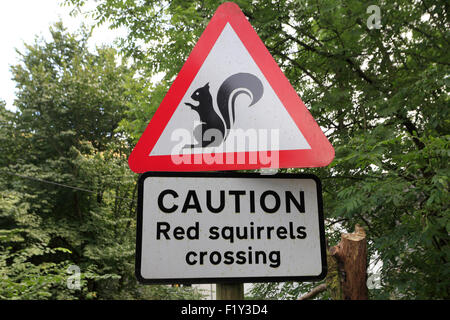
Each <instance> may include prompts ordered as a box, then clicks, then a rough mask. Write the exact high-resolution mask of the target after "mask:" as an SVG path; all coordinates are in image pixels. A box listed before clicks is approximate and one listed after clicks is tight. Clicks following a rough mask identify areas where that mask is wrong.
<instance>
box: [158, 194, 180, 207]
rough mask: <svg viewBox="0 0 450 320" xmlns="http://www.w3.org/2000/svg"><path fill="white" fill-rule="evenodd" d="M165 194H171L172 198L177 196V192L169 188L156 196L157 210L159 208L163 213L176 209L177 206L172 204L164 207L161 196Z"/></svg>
mask: <svg viewBox="0 0 450 320" xmlns="http://www.w3.org/2000/svg"><path fill="white" fill-rule="evenodd" d="M167 194H170V195H172V196H173V197H174V198H178V193H176V192H175V191H174V190H171V189H167V190H164V191H162V192H161V193H160V194H159V196H158V207H159V210H161V211H162V212H164V213H172V212H174V211H175V210H177V209H178V206H177V205H176V204H174V205H173V206H172V207H171V208H166V207H165V206H164V201H163V198H164V196H165V195H167Z"/></svg>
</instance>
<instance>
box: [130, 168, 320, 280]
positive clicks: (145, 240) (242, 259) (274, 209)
mask: <svg viewBox="0 0 450 320" xmlns="http://www.w3.org/2000/svg"><path fill="white" fill-rule="evenodd" d="M138 187H139V197H138V201H139V203H138V220H137V243H136V276H137V278H138V280H139V281H140V282H142V283H219V282H227V281H236V282H265V281H287V280H293V281H307V280H319V279H322V278H324V277H325V275H326V253H325V235H324V222H323V213H322V191H321V184H320V180H319V179H318V178H317V177H316V176H313V175H300V174H279V175H274V176H263V175H259V174H256V173H255V174H253V173H245V174H243V173H242V174H240V173H179V172H178V173H169V172H147V173H145V174H143V175H142V176H141V178H140V180H139V186H138Z"/></svg>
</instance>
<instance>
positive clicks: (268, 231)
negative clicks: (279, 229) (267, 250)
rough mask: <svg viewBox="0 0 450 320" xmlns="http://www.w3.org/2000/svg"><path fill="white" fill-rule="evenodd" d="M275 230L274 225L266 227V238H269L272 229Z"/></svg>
mask: <svg viewBox="0 0 450 320" xmlns="http://www.w3.org/2000/svg"><path fill="white" fill-rule="evenodd" d="M273 230H275V227H272V226H270V227H267V239H271V238H272V231H273Z"/></svg>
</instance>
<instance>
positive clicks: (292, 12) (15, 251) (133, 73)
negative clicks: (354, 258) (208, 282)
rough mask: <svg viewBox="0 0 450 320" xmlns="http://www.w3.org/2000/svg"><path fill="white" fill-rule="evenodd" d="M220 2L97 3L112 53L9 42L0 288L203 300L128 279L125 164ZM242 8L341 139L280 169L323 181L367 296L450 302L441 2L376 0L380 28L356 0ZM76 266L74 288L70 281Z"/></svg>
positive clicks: (285, 0) (79, 45) (299, 0)
mask: <svg viewBox="0 0 450 320" xmlns="http://www.w3.org/2000/svg"><path fill="white" fill-rule="evenodd" d="M64 3H65V4H67V5H70V6H71V7H72V8H74V9H76V10H78V9H79V10H81V11H82V10H83V8H84V5H85V3H86V1H85V0H65V1H64ZM220 3H221V1H217V0H193V1H182V0H172V1H163V0H147V1H128V0H116V1H109V0H99V1H96V2H95V9H94V10H93V11H91V12H90V14H91V15H92V16H93V17H94V18H95V19H96V21H98V24H102V23H106V22H109V23H111V26H112V27H113V28H115V27H125V28H127V30H128V34H127V36H126V37H124V38H123V39H120V41H119V42H118V48H117V50H118V51H119V53H121V54H122V56H121V58H122V60H121V61H122V62H118V61H119V58H118V52H116V49H113V48H107V47H105V48H97V50H96V52H95V53H92V52H90V51H89V50H88V48H87V39H88V38H89V36H88V33H87V32H81V33H79V34H69V33H67V32H66V31H65V30H64V29H63V27H62V26H61V25H56V26H55V27H54V28H53V29H52V32H51V34H52V40H51V41H47V42H46V41H43V40H37V41H36V42H35V43H34V44H32V45H28V46H27V47H26V51H25V52H23V53H21V59H22V61H21V63H20V64H19V65H17V66H14V67H13V68H12V71H13V76H14V80H15V81H16V83H17V99H16V101H15V105H16V107H17V108H18V111H17V112H15V113H12V112H10V111H7V110H6V109H5V106H4V103H2V104H1V105H0V145H1V148H2V154H3V156H2V157H1V158H0V164H1V171H0V190H1V191H2V192H1V194H0V216H1V217H2V218H1V220H0V239H1V242H0V250H1V256H0V275H1V277H2V282H1V284H0V296H1V297H2V298H7V299H16V298H66V299H71V298H167V297H171V298H186V297H199V295H198V294H197V293H196V292H195V291H192V290H189V289H185V290H181V291H180V289H176V288H170V287H145V288H142V287H138V286H136V282H135V280H134V276H133V268H134V266H133V254H134V228H135V220H134V210H135V198H136V183H135V181H136V176H135V175H134V174H132V173H131V172H130V170H129V169H128V166H127V162H126V159H127V157H128V155H129V153H130V151H131V149H132V147H133V144H134V143H136V142H137V140H138V138H139V137H140V135H141V134H142V132H143V130H144V129H145V127H146V125H147V123H148V121H149V120H150V118H151V116H152V115H153V113H154V111H155V110H156V108H157V107H158V105H159V103H160V102H161V100H162V99H163V97H164V95H165V93H166V92H167V90H168V88H169V86H170V84H171V82H172V81H173V80H174V77H175V76H176V75H177V73H178V72H179V70H180V69H181V66H182V65H183V63H184V61H185V60H186V58H187V56H188V55H189V53H190V51H191V50H192V48H193V46H194V45H195V43H196V41H197V39H198V37H199V36H200V34H201V33H202V31H203V30H204V28H205V27H206V25H207V23H208V21H209V20H210V18H211V17H212V14H213V13H214V11H215V10H216V9H217V7H218V6H219V5H220ZM236 3H237V4H238V5H239V6H240V7H241V9H242V10H243V12H244V14H245V15H246V16H247V17H248V19H249V21H250V23H251V24H252V26H253V27H254V28H255V30H256V32H257V33H258V35H259V36H260V37H261V39H262V40H263V42H264V43H265V45H266V46H267V48H268V49H269V51H270V53H271V54H272V55H273V57H274V58H275V60H276V61H277V63H278V64H279V65H280V67H281V68H282V70H283V72H284V73H285V74H286V76H287V78H288V79H289V80H290V82H291V84H292V85H293V87H294V88H295V89H296V90H297V92H298V94H299V95H300V97H301V98H302V100H303V101H304V102H305V104H306V106H307V107H308V108H309V110H310V111H311V113H312V115H313V116H314V118H315V119H316V120H317V122H318V123H319V125H320V126H321V127H322V128H323V130H324V132H325V134H326V135H327V137H328V139H329V140H330V141H331V142H332V144H333V146H334V148H335V151H336V157H335V160H334V161H333V163H332V164H331V165H330V166H328V167H326V168H318V169H305V170H300V169H295V170H293V169H287V170H285V171H289V172H300V171H302V172H305V171H307V172H312V173H315V174H317V175H318V176H319V177H320V178H321V179H322V182H323V188H324V206H325V208H324V211H325V217H326V232H327V239H328V243H329V245H330V246H332V245H334V244H336V243H337V241H338V239H339V234H340V232H342V231H352V230H353V226H354V225H355V224H356V223H359V224H360V225H363V226H364V227H365V228H366V231H367V236H368V246H369V247H368V249H369V255H370V257H369V258H370V261H373V260H378V261H380V262H382V267H381V270H380V273H381V282H380V285H379V286H377V287H375V288H373V289H371V290H370V294H371V297H372V298H393V299H411V298H414V299H448V298H450V291H449V290H450V289H449V288H450V282H449V281H450V280H449V279H450V276H449V270H450V265H449V259H450V249H449V241H450V239H449V231H450V218H449V217H450V212H449V208H448V203H449V202H450V201H449V200H450V199H449V198H450V197H449V190H448V183H449V181H448V176H449V167H448V163H449V155H450V152H449V150H450V148H449V142H450V135H449V126H450V124H449V118H450V117H449V108H448V105H449V101H448V100H449V97H448V85H449V71H450V70H449V69H450V68H449V61H450V50H449V42H450V39H449V33H448V30H449V27H450V26H449V25H450V23H449V13H448V4H447V2H446V1H443V0H416V1H407V0H393V1H375V2H374V3H370V4H373V5H377V6H378V7H379V8H380V14H381V16H380V25H379V26H377V27H375V28H374V27H373V23H372V22H373V21H374V20H373V16H372V15H373V13H372V12H371V11H370V10H368V9H369V8H368V7H369V4H368V3H366V2H364V1H356V0H321V1H309V0H280V1H269V0H255V1H245V0H240V1H236ZM378 27H379V28H378ZM128 59H131V60H130V61H132V66H133V67H130V66H129V65H127V64H126V63H125V62H126V61H128ZM159 78H161V80H158V81H156V79H159ZM152 79H153V80H152ZM153 82H154V83H153ZM17 175H22V176H28V177H34V178H35V180H32V179H24V178H22V177H19V176H17ZM36 179H38V180H36ZM42 180H48V181H53V182H54V183H57V184H58V185H56V184H49V183H44V182H42ZM62 185H64V186H75V187H76V188H75V189H73V188H68V187H63V186H62ZM72 264H75V265H78V266H79V267H80V269H81V270H82V281H83V286H82V290H78V291H71V290H69V289H68V288H67V286H66V285H65V281H66V278H67V274H66V269H67V267H68V266H69V265H72ZM313 285H315V284H308V283H295V282H290V283H281V284H278V283H275V284H273V283H272V284H264V283H261V284H256V285H255V286H254V287H253V290H252V292H251V295H252V297H253V298H268V299H280V298H286V299H295V298H297V297H298V296H299V295H301V294H302V293H305V292H306V291H307V290H309V288H310V287H311V286H313ZM321 297H322V298H325V299H326V298H329V296H328V295H327V294H326V293H325V294H324V295H322V296H321Z"/></svg>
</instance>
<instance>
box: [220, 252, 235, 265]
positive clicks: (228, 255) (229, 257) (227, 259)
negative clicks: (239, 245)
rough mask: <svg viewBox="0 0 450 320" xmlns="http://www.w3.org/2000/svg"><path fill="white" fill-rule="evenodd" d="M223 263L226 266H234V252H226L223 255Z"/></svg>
mask: <svg viewBox="0 0 450 320" xmlns="http://www.w3.org/2000/svg"><path fill="white" fill-rule="evenodd" d="M223 258H224V259H223V263H225V264H233V263H234V257H233V251H225V253H224V254H223Z"/></svg>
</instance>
